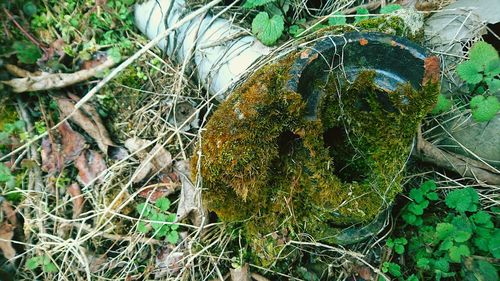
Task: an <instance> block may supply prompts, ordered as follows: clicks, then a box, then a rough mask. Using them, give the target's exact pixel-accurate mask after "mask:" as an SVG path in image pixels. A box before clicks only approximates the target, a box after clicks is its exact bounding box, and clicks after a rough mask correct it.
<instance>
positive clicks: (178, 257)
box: [155, 246, 184, 279]
mask: <svg viewBox="0 0 500 281" xmlns="http://www.w3.org/2000/svg"><path fill="white" fill-rule="evenodd" d="M183 258H184V253H183V252H182V250H181V249H177V250H176V249H175V247H173V246H166V247H163V248H161V249H160V250H159V251H158V254H157V255H156V268H155V271H156V273H155V279H160V278H163V277H166V276H172V274H176V273H179V271H180V270H181V268H183V267H184V262H183Z"/></svg>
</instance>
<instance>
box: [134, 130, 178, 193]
mask: <svg viewBox="0 0 500 281" xmlns="http://www.w3.org/2000/svg"><path fill="white" fill-rule="evenodd" d="M150 145H152V142H150V141H148V140H144V139H140V138H130V139H128V140H126V141H125V147H126V148H127V149H128V150H129V151H130V153H136V155H137V156H138V157H139V159H140V160H141V164H140V165H139V168H137V170H136V171H135V173H134V175H133V176H132V182H133V183H138V182H140V181H142V180H144V179H146V177H147V176H148V175H152V174H154V175H157V174H160V175H165V174H166V173H168V170H169V169H170V168H171V167H172V162H173V160H172V155H171V154H170V152H169V151H168V150H166V149H165V148H164V147H163V146H162V145H161V144H156V145H155V146H154V147H153V148H152V149H151V150H150V151H149V152H147V150H145V149H146V148H147V147H149V146H150Z"/></svg>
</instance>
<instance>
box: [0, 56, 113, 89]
mask: <svg viewBox="0 0 500 281" xmlns="http://www.w3.org/2000/svg"><path fill="white" fill-rule="evenodd" d="M113 65H115V62H114V61H113V60H112V59H107V60H106V61H105V62H104V63H102V64H100V65H98V66H97V67H95V68H91V69H84V70H80V71H77V72H73V73H48V72H42V73H41V74H40V75H38V76H28V77H24V78H14V79H11V80H8V81H1V82H2V83H4V84H6V85H9V86H10V87H12V90H13V91H14V92H15V93H23V92H35V91H42V90H50V89H60V88H64V87H67V86H70V85H73V84H76V83H80V82H82V81H85V80H88V79H90V78H92V77H94V76H96V75H97V74H98V73H100V72H102V71H104V70H105V69H107V68H110V67H112V66H113Z"/></svg>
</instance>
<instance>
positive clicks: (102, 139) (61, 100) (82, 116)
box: [54, 95, 115, 155]
mask: <svg viewBox="0 0 500 281" xmlns="http://www.w3.org/2000/svg"><path fill="white" fill-rule="evenodd" d="M69 96H70V98H66V97H61V96H54V99H55V100H56V102H57V105H58V107H59V109H60V110H61V113H62V115H63V116H64V117H67V116H69V115H70V114H72V113H73V111H74V110H75V104H76V103H77V102H78V101H79V100H80V98H79V97H77V96H75V95H69ZM70 119H71V121H73V122H75V123H76V124H77V125H78V126H80V128H82V129H83V130H84V131H85V132H86V133H87V134H89V135H90V136H91V137H92V138H93V139H94V140H95V141H96V143H97V146H98V147H99V149H100V150H101V151H102V152H104V154H106V155H108V147H109V146H115V144H114V143H113V141H112V140H111V138H110V136H109V133H108V130H107V129H106V127H105V126H104V125H103V122H102V119H101V117H100V116H99V114H98V113H97V111H96V110H95V108H94V107H93V106H91V105H89V104H84V105H83V106H82V108H80V109H79V110H77V111H75V113H74V114H73V115H72V116H71V118H70Z"/></svg>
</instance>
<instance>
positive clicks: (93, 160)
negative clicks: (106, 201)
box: [75, 150, 107, 185]
mask: <svg viewBox="0 0 500 281" xmlns="http://www.w3.org/2000/svg"><path fill="white" fill-rule="evenodd" d="M75 167H76V168H77V169H78V177H77V179H78V181H80V182H81V183H82V184H83V185H88V184H91V183H92V182H93V181H94V180H95V179H96V178H97V177H98V176H99V175H100V174H101V173H102V172H104V171H106V169H107V166H106V162H105V161H104V159H103V157H102V156H101V154H99V153H98V152H97V151H94V150H86V151H84V152H83V153H82V154H80V156H79V157H78V158H77V159H76V161H75ZM99 181H101V182H102V177H101V178H100V179H99Z"/></svg>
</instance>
